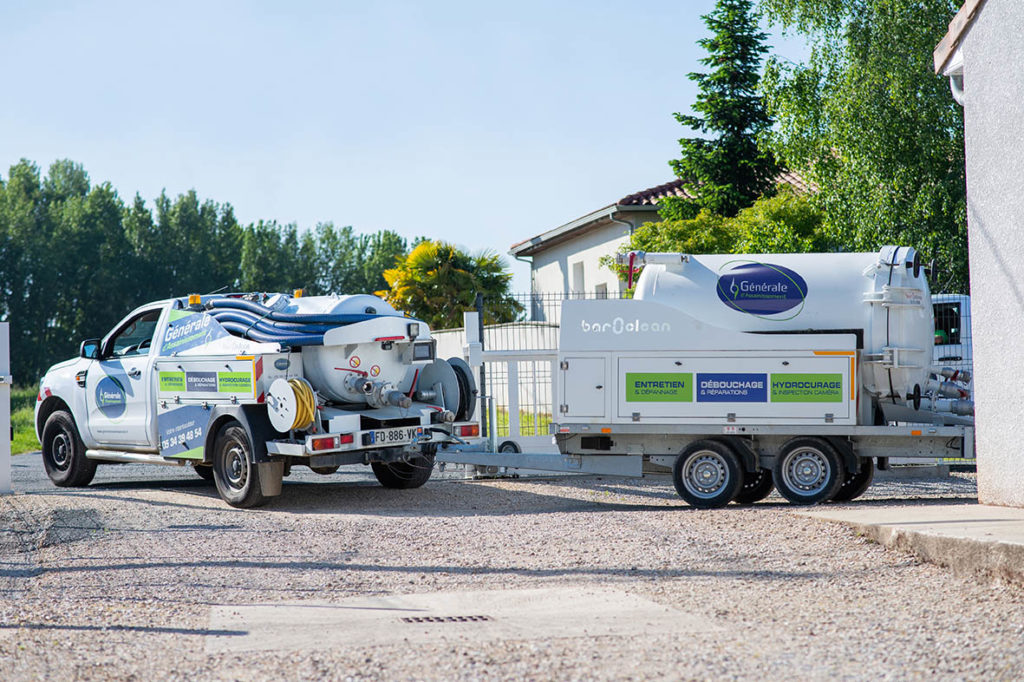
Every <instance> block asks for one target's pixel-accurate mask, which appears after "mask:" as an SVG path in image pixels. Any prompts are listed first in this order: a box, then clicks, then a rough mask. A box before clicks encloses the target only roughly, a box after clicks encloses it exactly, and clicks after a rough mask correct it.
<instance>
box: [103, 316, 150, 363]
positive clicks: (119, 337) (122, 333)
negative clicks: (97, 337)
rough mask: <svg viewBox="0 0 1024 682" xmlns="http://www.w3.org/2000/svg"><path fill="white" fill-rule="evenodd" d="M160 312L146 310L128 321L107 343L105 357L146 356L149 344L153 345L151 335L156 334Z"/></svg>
mask: <svg viewBox="0 0 1024 682" xmlns="http://www.w3.org/2000/svg"><path fill="white" fill-rule="evenodd" d="M160 312H161V309H159V308H158V309H156V310H147V311H146V312H144V313H141V314H139V315H137V316H135V317H133V318H132V319H131V320H129V321H128V323H127V324H125V325H124V326H123V327H121V329H119V330H118V331H117V332H116V333H115V334H114V336H113V337H111V339H110V340H109V341H107V348H106V351H107V352H106V353H105V355H106V356H107V357H110V356H113V357H115V358H120V357H126V356H130V355H146V354H148V353H149V347H150V344H152V343H153V334H154V333H155V332H156V324H157V322H159V321H160Z"/></svg>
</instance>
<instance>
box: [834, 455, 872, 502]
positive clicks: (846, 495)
mask: <svg viewBox="0 0 1024 682" xmlns="http://www.w3.org/2000/svg"><path fill="white" fill-rule="evenodd" d="M874 478H875V463H874V461H872V459H871V458H870V457H861V458H860V468H859V469H857V471H856V472H855V473H852V474H851V473H847V474H846V477H845V478H844V479H843V484H842V485H841V486H839V492H837V493H836V494H835V495H834V496H833V497H832V501H833V502H849V501H850V500H855V499H857V498H858V497H860V496H861V495H863V494H864V492H865V491H866V490H867V489H868V488H869V487H870V486H871V481H872V480H874Z"/></svg>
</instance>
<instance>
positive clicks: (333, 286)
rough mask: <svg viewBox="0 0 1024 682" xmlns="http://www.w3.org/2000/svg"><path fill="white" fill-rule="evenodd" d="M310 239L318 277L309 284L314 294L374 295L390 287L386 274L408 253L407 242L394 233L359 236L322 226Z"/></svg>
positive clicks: (326, 225)
mask: <svg viewBox="0 0 1024 682" xmlns="http://www.w3.org/2000/svg"><path fill="white" fill-rule="evenodd" d="M307 236H308V238H309V239H308V243H306V245H305V246H306V248H309V249H311V258H312V261H311V262H313V263H314V264H315V273H316V276H315V278H314V279H313V280H312V281H307V283H306V286H308V287H309V290H310V292H311V293H329V292H338V293H346V294H371V293H373V292H374V291H378V290H380V289H383V288H384V287H386V286H387V282H386V281H385V280H384V275H383V272H384V271H385V270H387V269H388V268H391V267H394V266H395V263H396V262H397V260H398V259H399V258H403V257H405V254H406V253H408V247H407V245H406V241H405V239H403V238H402V237H401V235H399V234H397V233H396V232H392V231H391V230H382V231H381V232H377V233H375V234H370V235H367V234H360V235H357V234H355V233H353V232H352V228H351V227H342V228H340V229H338V228H335V227H334V225H333V223H321V224H319V225H317V226H316V229H315V230H313V232H312V233H311V234H307Z"/></svg>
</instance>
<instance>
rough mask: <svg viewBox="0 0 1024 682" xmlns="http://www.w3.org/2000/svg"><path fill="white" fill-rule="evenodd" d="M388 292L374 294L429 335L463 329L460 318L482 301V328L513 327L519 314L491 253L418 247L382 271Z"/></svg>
mask: <svg viewBox="0 0 1024 682" xmlns="http://www.w3.org/2000/svg"><path fill="white" fill-rule="evenodd" d="M384 279H385V280H387V283H388V285H389V286H390V287H391V288H390V290H384V291H378V292H377V295H378V296H382V297H383V298H385V299H387V300H388V302H389V303H391V305H393V306H394V307H395V308H397V309H398V310H403V311H406V312H408V313H409V314H410V315H412V316H413V317H416V318H418V319H421V320H423V321H424V322H426V323H427V324H428V325H430V327H431V328H432V329H451V328H454V327H460V326H462V313H463V311H465V310H473V309H474V307H473V306H474V300H475V298H476V294H477V293H478V292H479V293H482V294H483V295H484V323H485V324H497V323H502V322H512V321H514V320H516V319H518V318H519V317H520V316H521V315H522V313H523V312H524V309H523V306H522V304H520V303H519V302H518V301H516V300H515V298H513V297H512V296H511V295H510V294H509V285H510V283H511V280H512V273H511V272H508V271H507V270H506V269H505V263H504V262H503V261H502V259H501V258H500V257H499V256H498V255H497V254H495V253H491V252H483V253H480V254H477V255H471V254H468V253H466V252H465V251H462V250H461V249H459V248H458V247H457V246H455V245H453V244H448V243H446V242H440V241H423V242H420V243H419V244H418V245H417V246H416V247H415V248H414V249H413V250H412V251H411V252H410V253H409V255H408V256H407V257H405V258H404V259H403V260H401V261H400V262H399V263H398V264H396V265H395V267H393V268H391V269H390V270H385V271H384Z"/></svg>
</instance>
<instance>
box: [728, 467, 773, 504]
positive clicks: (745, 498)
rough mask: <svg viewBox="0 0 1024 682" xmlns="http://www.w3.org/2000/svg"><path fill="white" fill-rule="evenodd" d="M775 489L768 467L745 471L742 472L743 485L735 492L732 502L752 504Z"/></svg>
mask: <svg viewBox="0 0 1024 682" xmlns="http://www.w3.org/2000/svg"><path fill="white" fill-rule="evenodd" d="M774 489H775V481H774V480H773V479H772V472H771V471H769V470H768V469H758V470H757V471H747V472H744V473H743V485H742V486H741V487H740V491H739V492H738V493H736V498H735V499H733V502H735V503H736V504H754V503H755V502H760V501H761V500H763V499H764V498H766V497H768V496H769V495H771V494H772V490H774Z"/></svg>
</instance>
